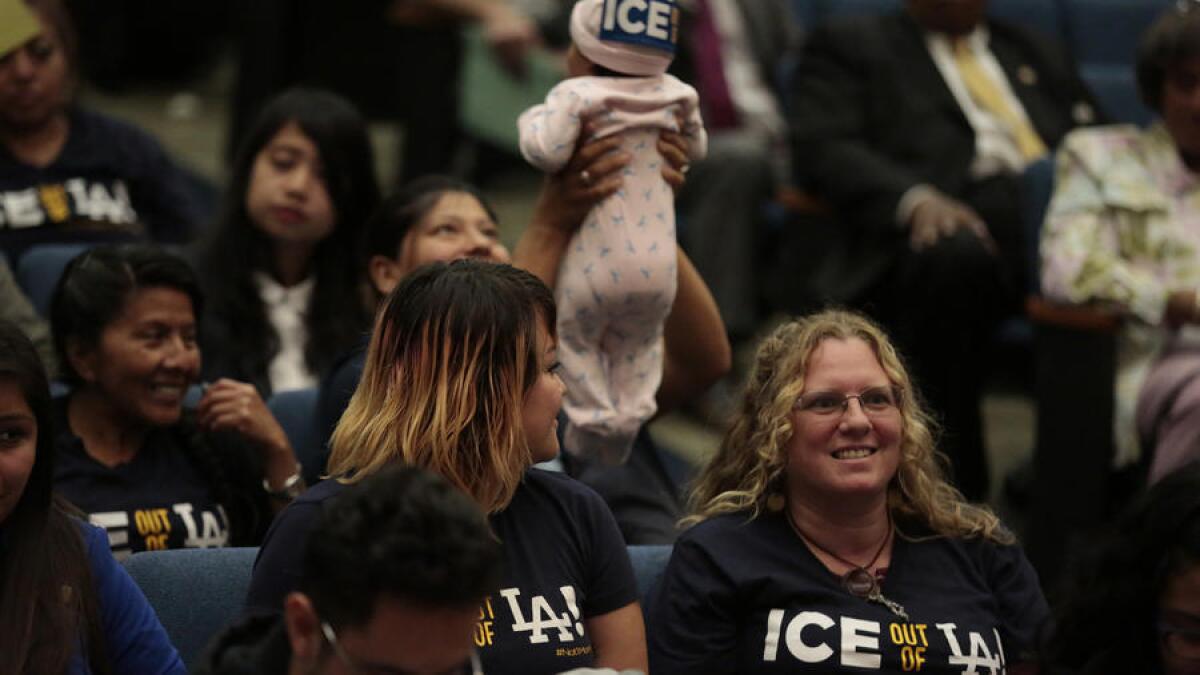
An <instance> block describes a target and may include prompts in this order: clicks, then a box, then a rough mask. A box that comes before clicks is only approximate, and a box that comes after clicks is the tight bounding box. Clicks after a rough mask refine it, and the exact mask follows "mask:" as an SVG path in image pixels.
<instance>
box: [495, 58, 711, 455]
mask: <svg viewBox="0 0 1200 675" xmlns="http://www.w3.org/2000/svg"><path fill="white" fill-rule="evenodd" d="M677 113H678V114H680V115H681V116H682V118H683V119H684V120H686V122H685V123H684V127H683V129H678V119H677V117H676V115H677ZM587 122H591V124H592V128H593V129H594V130H595V133H594V135H595V137H597V138H600V137H605V136H611V135H613V134H617V135H619V136H620V137H621V148H622V150H624V151H625V152H627V153H629V155H630V156H631V157H632V158H633V160H632V161H631V162H630V163H629V165H628V166H627V167H626V168H625V169H624V185H623V187H622V188H621V190H619V191H618V192H617V193H616V194H615V195H613V196H611V197H609V198H607V199H605V200H604V201H602V202H600V203H599V204H598V205H597V206H596V207H595V208H593V209H592V211H591V212H590V213H589V214H588V216H587V218H586V219H585V220H584V223H583V226H582V227H581V228H580V229H579V231H578V232H576V233H575V235H574V237H573V238H572V240H571V243H570V245H569V247H568V249H567V252H566V255H565V256H564V257H563V261H562V265H561V268H560V271H559V275H558V288H557V289H556V292H555V296H556V301H557V304H558V339H559V345H558V353H559V360H560V361H561V362H562V365H563V372H564V379H565V380H566V384H567V400H566V404H565V406H564V408H565V410H566V414H567V419H568V425H567V428H566V431H565V439H564V440H565V442H564V445H565V447H566V448H567V449H568V451H570V452H571V453H572V454H576V455H578V456H581V457H586V458H589V459H597V460H600V461H603V462H607V463H619V462H623V461H624V460H625V458H626V457H627V456H628V453H629V449H630V448H631V447H632V445H633V439H634V437H635V436H636V435H637V432H638V429H639V428H640V427H641V426H642V424H644V423H645V422H646V421H648V420H649V419H650V418H651V417H652V416H653V415H654V412H655V410H656V409H657V407H656V405H655V401H654V397H655V394H656V392H657V391H658V385H659V383H660V382H661V380H662V370H663V344H662V342H663V340H662V337H663V323H664V322H665V320H666V317H667V313H668V312H669V311H670V309H671V305H672V303H673V302H674V300H675V285H676V270H675V265H676V243H675V206H674V197H675V195H674V193H673V192H672V190H671V187H670V185H668V184H667V183H666V181H665V180H664V179H663V177H662V167H661V165H662V162H663V158H662V155H661V154H660V153H659V151H658V148H657V143H658V137H659V133H660V132H661V131H662V130H664V129H669V130H675V131H680V132H681V133H682V134H683V136H684V138H685V139H686V140H687V145H688V155H689V156H690V157H691V159H692V160H693V161H694V160H699V159H702V158H703V157H704V155H705V153H706V151H707V146H708V140H707V136H706V134H705V132H704V125H703V123H702V122H701V120H700V112H699V110H698V106H697V97H696V90H695V89H693V88H692V87H690V86H688V85H687V84H684V83H683V82H681V81H680V80H679V79H677V78H675V77H673V76H671V75H660V76H654V77H574V78H570V79H568V80H565V81H563V82H562V83H560V84H559V85H558V86H556V87H554V89H552V90H551V91H550V93H549V95H548V96H547V97H546V102H545V103H543V104H541V105H537V106H534V107H532V108H530V109H529V110H526V111H525V112H524V113H522V115H521V118H520V120H518V122H517V125H518V127H519V128H520V132H521V154H523V155H524V156H525V159H526V160H528V161H529V162H530V163H531V164H533V165H534V166H536V167H538V168H540V169H542V170H543V171H547V172H551V173H553V172H556V171H559V170H561V169H562V168H563V166H565V165H566V163H567V161H568V160H569V159H570V158H571V155H572V153H573V152H574V151H575V146H576V141H577V140H578V137H579V134H580V130H581V128H582V125H583V124H584V123H587Z"/></svg>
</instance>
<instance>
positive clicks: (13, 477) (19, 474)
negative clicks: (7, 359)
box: [0, 379, 38, 524]
mask: <svg viewBox="0 0 1200 675" xmlns="http://www.w3.org/2000/svg"><path fill="white" fill-rule="evenodd" d="M37 439H38V426H37V420H36V419H35V418H34V416H33V411H32V410H31V409H30V408H29V403H28V402H27V401H26V400H25V394H24V392H22V391H21V387H20V386H19V385H18V384H17V383H16V382H14V381H13V380H11V379H0V524H2V523H4V521H5V520H7V519H8V517H9V515H11V514H12V512H13V509H15V508H16V506H17V502H19V501H21V495H22V494H23V493H24V492H25V485H26V484H27V483H28V482H29V474H30V473H32V472H33V462H34V460H35V459H36V458H37Z"/></svg>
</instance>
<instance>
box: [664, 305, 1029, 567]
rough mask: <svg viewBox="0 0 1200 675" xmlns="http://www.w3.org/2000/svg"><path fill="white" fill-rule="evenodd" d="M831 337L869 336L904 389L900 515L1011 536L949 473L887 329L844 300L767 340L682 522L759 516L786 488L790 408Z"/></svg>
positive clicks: (948, 530) (966, 531)
mask: <svg viewBox="0 0 1200 675" xmlns="http://www.w3.org/2000/svg"><path fill="white" fill-rule="evenodd" d="M828 339H835V340H849V339H859V340H862V341H863V342H866V343H867V345H869V346H870V347H871V350H872V351H873V352H874V353H875V357H876V358H877V359H879V364H880V366H882V367H883V371H884V373H886V374H887V377H888V379H889V380H890V381H891V382H892V384H893V385H894V386H895V387H896V388H897V389H898V390H899V392H900V396H899V398H900V416H901V421H902V430H901V439H900V467H899V469H898V471H897V472H896V476H895V477H894V478H893V479H892V481H891V484H890V485H889V486H888V508H889V509H891V511H892V514H893V516H899V517H907V518H908V519H916V520H918V521H919V522H921V523H923V524H925V525H926V526H928V527H929V528H930V529H931V530H933V531H934V532H935V533H937V534H939V535H943V536H954V537H974V536H982V537H986V538H989V539H992V540H994V541H997V542H1000V543H1010V542H1012V541H1013V538H1012V535H1011V534H1010V533H1009V532H1008V530H1006V529H1005V528H1004V527H1003V526H1001V524H1000V521H999V519H997V518H996V516H995V515H994V514H993V513H992V512H991V511H990V510H989V509H987V508H986V507H981V506H975V505H972V504H970V503H968V502H967V501H966V500H965V499H964V498H963V496H962V494H961V493H959V492H958V490H956V489H954V487H953V486H951V485H950V484H949V483H948V482H947V481H946V478H945V471H944V469H943V466H944V465H945V462H946V459H945V457H944V456H943V455H942V454H941V453H940V452H938V451H937V450H936V449H935V447H934V434H933V431H932V429H933V421H932V419H931V418H930V416H929V414H928V413H926V412H925V411H924V410H923V409H922V407H921V402H920V401H919V400H918V397H917V394H916V391H915V390H914V389H913V384H912V380H911V378H910V377H909V375H908V372H907V370H906V369H905V368H904V364H903V362H902V361H901V359H900V355H899V354H898V353H897V352H896V349H895V347H894V346H893V345H892V343H891V341H890V340H889V339H888V337H887V335H886V334H885V333H884V332H883V330H882V329H880V328H879V327H878V326H877V325H875V324H874V323H872V322H871V321H870V320H869V319H867V318H865V317H863V316H862V315H860V314H857V313H854V312H849V311H845V310H837V309H834V310H827V311H824V312H820V313H817V314H813V315H811V316H807V317H804V318H801V319H797V320H794V321H790V322H788V323H786V324H784V325H782V326H780V327H779V328H778V329H776V330H775V331H774V332H773V333H772V334H771V335H770V336H768V337H767V338H766V340H764V341H763V343H762V344H761V345H760V346H759V348H758V352H757V354H756V355H755V363H754V369H753V371H752V372H751V375H750V379H749V381H748V382H747V383H746V391H745V395H744V397H743V400H742V405H741V409H740V410H739V411H738V413H737V415H736V416H735V418H734V422H733V425H732V426H731V427H730V429H729V432H728V433H726V435H725V438H724V439H723V440H722V442H721V447H720V449H719V450H718V451H717V454H716V456H714V457H713V459H712V461H711V462H709V464H708V466H707V467H705V469H704V470H703V471H702V472H701V474H700V476H699V477H698V478H697V480H696V484H695V487H694V489H693V490H692V494H691V499H690V506H691V512H692V515H691V516H689V517H688V518H686V519H684V521H683V522H684V524H693V523H697V522H700V521H702V520H705V519H707V518H710V517H712V516H715V515H718V514H722V513H733V512H738V511H745V510H749V511H750V512H751V517H752V518H756V517H758V515H759V514H760V513H761V512H762V511H763V509H766V508H768V506H767V500H768V498H769V497H771V496H773V495H776V494H781V493H782V492H783V489H784V488H783V484H784V470H785V468H786V464H787V456H786V452H787V450H786V447H787V444H788V441H789V440H791V437H792V433H793V429H792V421H791V412H792V408H793V405H794V404H795V402H796V399H797V398H798V397H799V396H800V394H801V393H802V392H803V391H804V374H805V369H806V368H807V365H808V361H809V358H810V357H811V356H812V353H813V351H815V350H816V348H817V346H818V345H820V344H821V342H822V341H824V340H828Z"/></svg>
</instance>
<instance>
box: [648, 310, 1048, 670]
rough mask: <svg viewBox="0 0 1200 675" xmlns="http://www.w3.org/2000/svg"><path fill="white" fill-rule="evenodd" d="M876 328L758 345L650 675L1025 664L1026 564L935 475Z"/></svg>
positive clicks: (817, 328) (1036, 614)
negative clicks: (1023, 662)
mask: <svg viewBox="0 0 1200 675" xmlns="http://www.w3.org/2000/svg"><path fill="white" fill-rule="evenodd" d="M932 426H933V424H932V422H931V420H930V417H929V415H928V414H927V413H926V412H925V411H924V410H923V409H922V406H921V402H920V399H919V397H918V396H917V394H916V391H915V389H914V387H913V382H912V380H911V378H910V377H909V374H908V372H907V370H906V369H905V366H904V363H903V361H902V360H901V358H900V356H899V355H898V354H897V352H896V349H895V347H894V346H893V345H892V343H891V341H890V340H889V338H888V337H887V335H886V334H884V333H883V331H882V330H880V328H879V327H878V326H876V325H875V324H873V323H872V322H871V321H869V320H867V319H866V318H864V317H862V316H860V315H858V314H854V313H851V312H846V311H841V310H830V311H825V312H821V313H819V314H815V315H812V316H809V317H806V318H803V319H799V320H796V321H792V322H789V323H787V324H785V325H783V326H781V327H780V328H778V329H777V330H776V331H775V332H774V333H773V334H772V335H770V336H769V337H768V338H767V339H766V340H765V341H764V342H763V344H762V345H761V346H760V347H759V350H758V354H757V357H756V362H755V366H754V370H753V372H752V374H751V376H750V380H749V382H748V384H747V386H746V393H745V398H744V400H743V403H742V406H741V409H740V410H739V411H738V413H737V415H736V417H735V420H734V423H733V426H732V427H731V428H730V430H729V432H728V434H727V435H726V437H725V439H724V441H723V442H722V444H721V448H720V450H719V451H718V452H717V455H716V456H715V457H714V458H713V460H712V461H711V462H710V463H709V465H708V466H707V467H706V468H705V469H704V471H703V472H702V473H701V475H700V477H699V479H698V481H697V484H696V486H695V488H694V491H693V493H692V500H691V505H692V512H693V515H692V516H690V517H689V518H687V519H686V520H685V523H687V524H691V525H693V527H692V528H691V529H690V530H688V531H687V532H685V533H684V534H683V535H682V536H681V537H680V539H679V542H678V543H677V544H676V546H675V550H674V553H673V554H672V558H671V562H670V564H669V565H668V567H667V571H666V574H665V576H664V578H663V582H662V586H661V588H660V589H659V593H658V595H657V598H656V600H655V602H654V603H653V604H652V605H651V610H650V624H649V630H648V633H649V635H650V662H651V672H654V673H655V674H656V675H658V674H660V673H663V674H667V675H670V674H671V673H695V672H704V673H734V672H737V673H775V672H788V673H795V672H802V673H803V672H813V673H842V672H860V671H861V669H863V668H868V669H873V670H881V671H885V672H899V671H915V670H919V671H921V672H925V673H942V672H946V673H949V672H954V673H958V672H961V671H962V667H963V666H964V665H968V662H969V663H973V664H975V667H977V668H981V667H989V668H993V672H1001V670H1002V669H1003V668H1005V667H1007V666H1011V665H1012V664H1014V663H1018V662H1020V661H1023V660H1027V659H1028V658H1029V657H1030V654H1029V650H1030V648H1031V647H1032V646H1033V644H1034V642H1035V637H1036V634H1037V632H1038V630H1039V629H1040V628H1041V625H1042V623H1043V621H1044V620H1045V617H1046V616H1047V607H1046V601H1045V598H1044V597H1043V595H1042V592H1041V589H1040V587H1039V585H1038V580H1037V575H1036V574H1035V573H1034V571H1033V569H1032V568H1031V567H1030V565H1029V563H1028V561H1027V560H1026V559H1025V556H1024V553H1023V552H1022V551H1021V549H1020V547H1019V546H1017V545H1016V543H1015V541H1014V538H1013V536H1012V534H1011V533H1009V532H1008V530H1006V529H1004V527H1003V526H1002V525H1001V524H1000V522H999V520H998V519H997V518H996V516H995V515H993V514H992V513H991V511H990V510H988V509H987V508H986V507H983V506H975V505H972V504H969V503H967V502H966V501H965V500H964V499H963V497H962V495H961V494H960V493H959V492H958V491H957V490H955V489H954V488H953V487H951V486H950V484H949V483H948V482H947V481H946V479H945V476H944V471H943V468H942V465H943V463H944V457H943V456H942V455H941V454H940V453H938V452H937V450H936V448H935V443H934V433H933V429H932Z"/></svg>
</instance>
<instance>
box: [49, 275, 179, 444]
mask: <svg viewBox="0 0 1200 675" xmlns="http://www.w3.org/2000/svg"><path fill="white" fill-rule="evenodd" d="M71 359H72V365H73V366H74V367H75V371H76V372H77V373H79V376H80V378H81V379H83V381H84V382H85V383H86V385H87V386H89V387H94V388H96V389H97V390H98V391H99V393H101V394H103V395H104V397H105V399H106V400H107V401H109V402H110V403H111V404H112V406H113V408H114V409H115V410H116V412H117V414H119V415H121V416H122V417H123V418H124V420H125V421H126V422H128V423H132V424H136V425H145V426H166V425H170V424H174V423H175V422H176V421H178V420H179V416H180V414H181V412H182V410H183V397H184V395H185V394H186V393H187V388H188V387H189V386H190V385H191V384H192V383H193V382H195V381H196V377H197V376H198V375H199V372H200V350H199V348H198V347H197V346H196V315H195V312H194V310H193V308H192V300H191V298H189V297H188V296H187V294H185V293H183V292H181V291H178V290H175V289H174V288H168V287H162V286H155V287H150V288H141V289H137V290H134V291H133V292H132V293H131V294H130V295H129V298H128V299H127V300H126V301H125V306H124V308H123V309H122V311H121V313H120V314H119V315H118V316H117V318H116V319H114V320H113V321H112V322H110V323H109V324H108V325H107V326H105V327H104V330H103V331H102V332H101V333H100V339H99V340H98V342H97V344H96V345H94V346H90V347H78V348H75V349H73V350H72V354H71Z"/></svg>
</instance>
